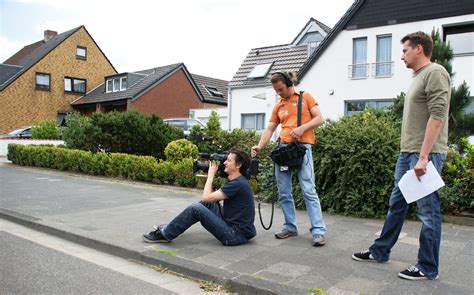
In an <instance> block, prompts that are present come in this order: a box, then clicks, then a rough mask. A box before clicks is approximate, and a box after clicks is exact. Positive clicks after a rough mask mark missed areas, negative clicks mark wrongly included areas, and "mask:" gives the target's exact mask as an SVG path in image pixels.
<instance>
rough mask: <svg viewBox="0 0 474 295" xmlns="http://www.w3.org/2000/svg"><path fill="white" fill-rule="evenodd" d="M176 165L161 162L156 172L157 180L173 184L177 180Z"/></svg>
mask: <svg viewBox="0 0 474 295" xmlns="http://www.w3.org/2000/svg"><path fill="white" fill-rule="evenodd" d="M173 167H174V164H173V163H171V162H168V161H163V160H161V161H160V163H158V169H157V170H156V171H155V178H156V179H158V180H159V181H160V182H161V183H168V184H173V183H174V180H175V172H174V171H173Z"/></svg>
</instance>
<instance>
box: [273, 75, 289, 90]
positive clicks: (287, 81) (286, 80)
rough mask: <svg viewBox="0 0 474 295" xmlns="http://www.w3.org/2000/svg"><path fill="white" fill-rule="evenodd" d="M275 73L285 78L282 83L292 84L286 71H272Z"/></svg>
mask: <svg viewBox="0 0 474 295" xmlns="http://www.w3.org/2000/svg"><path fill="white" fill-rule="evenodd" d="M276 74H280V75H282V76H283V78H284V79H285V82H284V83H285V85H286V86H287V87H291V86H293V80H291V77H290V75H289V74H288V73H287V72H275V73H273V75H276Z"/></svg>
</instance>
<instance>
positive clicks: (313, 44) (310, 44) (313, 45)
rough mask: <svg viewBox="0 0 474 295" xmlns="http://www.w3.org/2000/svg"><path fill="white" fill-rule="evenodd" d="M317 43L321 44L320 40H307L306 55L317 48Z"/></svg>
mask: <svg viewBox="0 0 474 295" xmlns="http://www.w3.org/2000/svg"><path fill="white" fill-rule="evenodd" d="M319 44H321V41H317V42H308V56H310V55H311V54H312V53H313V52H314V51H315V50H316V48H318V46H319Z"/></svg>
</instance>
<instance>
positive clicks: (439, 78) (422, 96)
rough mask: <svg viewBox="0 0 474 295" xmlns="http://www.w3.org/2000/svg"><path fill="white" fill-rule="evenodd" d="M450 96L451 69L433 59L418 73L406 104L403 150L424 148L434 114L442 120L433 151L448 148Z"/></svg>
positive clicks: (403, 123) (403, 124)
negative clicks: (449, 72) (427, 130)
mask: <svg viewBox="0 0 474 295" xmlns="http://www.w3.org/2000/svg"><path fill="white" fill-rule="evenodd" d="M450 98H451V81H450V78H449V74H448V72H447V71H446V70H445V69H444V68H443V67H442V66H440V65H439V64H436V63H430V64H427V65H426V66H424V67H423V68H421V69H419V70H418V71H417V72H416V73H415V75H414V78H413V81H412V83H411V85H410V88H409V89H408V92H407V94H406V97H405V103H404V107H403V121H402V136H401V151H402V152H409V153H419V152H420V150H421V146H422V144H423V139H424V138H425V131H426V124H427V123H428V119H429V118H430V117H432V118H435V119H438V120H441V122H442V125H441V130H440V132H439V135H438V138H437V139H436V141H435V143H434V145H433V148H432V149H431V153H446V152H447V150H448V113H449V112H448V110H449V101H450Z"/></svg>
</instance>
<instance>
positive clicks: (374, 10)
mask: <svg viewBox="0 0 474 295" xmlns="http://www.w3.org/2000/svg"><path fill="white" fill-rule="evenodd" d="M471 13H474V1H472V0H430V1H427V0H410V1H409V2H408V4H407V3H405V2H403V1H399V0H356V1H354V3H353V4H352V5H351V7H349V9H348V10H347V12H346V13H345V14H344V15H343V16H342V18H341V19H340V20H339V21H338V22H337V24H336V25H335V26H334V28H333V29H332V30H331V32H329V34H328V35H327V36H326V38H324V40H323V41H322V42H321V44H320V45H319V46H318V47H317V48H316V50H315V51H314V52H313V53H312V54H311V56H310V58H309V59H308V60H307V61H306V62H305V64H304V65H303V66H302V67H301V69H300V71H299V72H298V80H301V79H302V78H303V77H304V75H305V74H306V73H307V72H308V71H309V69H310V68H311V66H312V65H313V64H314V63H315V62H316V61H317V60H318V58H319V57H320V56H321V55H322V54H323V52H324V51H325V50H326V49H327V48H328V47H329V45H330V44H331V42H332V41H333V40H334V39H335V38H336V36H337V35H338V34H339V32H340V31H342V30H344V29H346V30H356V29H362V28H371V27H378V26H386V25H393V24H400V23H407V22H415V21H422V20H428V19H436V18H442V17H449V16H457V15H467V14H471ZM429 30H431V29H429ZM407 33H410V32H407Z"/></svg>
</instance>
